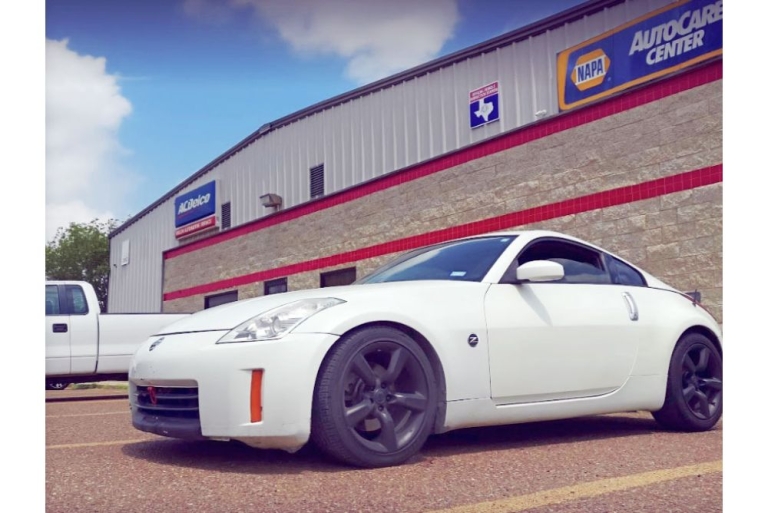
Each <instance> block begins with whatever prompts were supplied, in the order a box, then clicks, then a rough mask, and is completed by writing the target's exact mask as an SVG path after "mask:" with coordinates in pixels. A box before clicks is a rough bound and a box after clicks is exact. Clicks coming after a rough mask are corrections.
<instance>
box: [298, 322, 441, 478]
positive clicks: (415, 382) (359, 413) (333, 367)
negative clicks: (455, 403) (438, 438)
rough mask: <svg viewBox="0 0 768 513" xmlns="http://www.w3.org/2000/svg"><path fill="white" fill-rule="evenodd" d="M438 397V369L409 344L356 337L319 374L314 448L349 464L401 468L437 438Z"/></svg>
mask: <svg viewBox="0 0 768 513" xmlns="http://www.w3.org/2000/svg"><path fill="white" fill-rule="evenodd" d="M437 390H438V387H437V383H436V379H435V374H434V371H433V369H432V366H431V365H430V363H429V360H428V359H427V356H426V355H425V354H424V351H423V350H422V349H421V347H419V345H418V344H417V343H416V342H415V341H414V340H413V339H412V338H411V337H409V336H408V335H406V334H405V333H403V332H401V331H399V330H397V329H394V328H390V327H373V328H367V329H364V330H361V331H358V332H356V333H353V334H352V335H350V336H348V337H346V338H344V339H343V340H341V341H340V342H339V343H338V344H337V345H336V346H335V347H334V348H333V349H332V351H331V352H330V353H329V355H328V357H327V358H326V360H325V362H324V363H323V365H322V367H321V369H320V374H319V376H318V381H317V386H316V388H315V396H314V401H313V406H312V441H313V442H314V443H315V445H317V446H318V447H319V448H320V449H321V450H322V451H323V452H325V453H326V454H328V455H330V456H331V457H333V458H335V459H337V460H339V461H341V462H344V463H347V464H351V465H355V466H360V467H385V466H391V465H398V464H401V463H403V462H405V461H407V460H408V459H410V458H411V457H412V456H414V455H415V454H416V453H417V452H418V451H419V450H420V449H421V447H422V446H423V445H424V442H425V441H426V440H427V438H428V437H429V435H430V434H431V433H432V430H433V427H434V421H435V412H436V410H437Z"/></svg>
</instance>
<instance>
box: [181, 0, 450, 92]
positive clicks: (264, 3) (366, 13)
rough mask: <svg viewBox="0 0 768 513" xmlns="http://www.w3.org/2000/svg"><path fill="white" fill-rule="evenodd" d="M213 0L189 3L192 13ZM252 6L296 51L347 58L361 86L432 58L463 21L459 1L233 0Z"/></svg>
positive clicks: (350, 71)
mask: <svg viewBox="0 0 768 513" xmlns="http://www.w3.org/2000/svg"><path fill="white" fill-rule="evenodd" d="M208 3H210V0H186V5H185V10H186V11H187V12H188V13H191V12H202V11H204V10H205V9H204V8H203V4H208ZM230 5H232V6H234V7H245V6H251V7H254V8H255V9H256V12H257V13H258V14H260V15H261V16H262V17H263V18H264V19H266V20H267V21H268V22H270V23H272V24H273V25H275V27H276V28H277V30H278V33H279V34H280V37H282V39H284V40H285V41H286V42H288V44H290V46H291V47H292V48H293V50H295V51H296V52H298V53H300V54H304V55H309V56H312V55H323V54H325V55H335V56H340V57H342V58H344V59H346V60H347V67H346V74H347V76H348V77H349V78H351V79H352V80H355V81H357V82H358V83H360V84H365V83H369V82H372V81H374V80H377V79H380V78H383V77H386V76H389V75H392V74H394V73H397V72H399V71H403V70H405V69H408V68H411V67H413V66H417V65H419V64H422V63H424V62H427V61H429V60H432V59H434V58H435V57H437V55H438V54H439V52H440V49H441V48H442V47H443V45H444V44H445V42H446V41H448V39H450V38H451V37H452V35H453V31H454V28H455V27H456V24H457V23H458V21H459V9H458V5H457V0H418V1H414V0H387V1H381V0H325V1H322V2H321V1H317V0H292V1H286V0H230Z"/></svg>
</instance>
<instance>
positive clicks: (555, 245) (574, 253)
mask: <svg viewBox="0 0 768 513" xmlns="http://www.w3.org/2000/svg"><path fill="white" fill-rule="evenodd" d="M534 260H551V261H552V262H557V263H558V264H560V265H562V266H563V271H564V272H565V274H564V276H563V278H562V279H561V280H558V281H557V282H555V283H599V284H610V283H611V275H610V273H609V272H608V270H607V269H606V268H605V266H604V264H603V259H602V257H601V255H600V253H599V252H597V251H594V250H591V249H589V248H586V247H584V246H581V245H579V244H573V243H571V242H567V241H562V240H553V239H547V240H543V241H540V242H535V243H533V244H532V245H530V246H529V247H527V248H526V249H524V250H523V252H522V253H521V254H520V256H519V257H518V258H517V266H520V265H523V264H525V263H527V262H532V261H534Z"/></svg>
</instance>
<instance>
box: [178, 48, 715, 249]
mask: <svg viewBox="0 0 768 513" xmlns="http://www.w3.org/2000/svg"><path fill="white" fill-rule="evenodd" d="M722 78H723V63H722V60H718V61H716V62H713V63H711V64H708V65H706V66H703V67H701V68H696V69H694V70H691V71H689V72H686V73H682V74H680V75H675V76H673V77H671V78H669V79H667V80H664V81H661V82H658V83H655V84H651V85H649V86H646V87H643V88H642V89H638V90H636V91H632V92H629V93H626V94H623V95H621V96H617V97H614V98H611V99H608V100H605V101H603V102H601V103H598V104H595V105H590V106H586V107H582V108H579V109H576V110H573V111H569V112H567V113H563V114H558V115H557V116H554V117H552V118H550V119H546V120H544V121H541V122H538V123H536V124H534V125H531V126H526V127H523V128H520V129H518V130H514V131H512V132H508V133H505V134H503V135H501V136H497V137H495V138H493V139H488V140H487V141H483V142H481V143H478V144H475V145H473V146H470V147H468V148H464V149H461V150H457V151H455V152H453V153H449V154H447V155H444V156H441V157H437V158H434V159H432V160H428V161H426V162H422V163H419V164H415V165H413V166H410V167H407V168H404V169H402V170H400V171H395V172H392V173H389V174H387V175H385V176H382V177H381V178H379V179H376V180H373V181H370V182H366V183H364V184H360V185H358V186H355V187H352V188H350V189H346V190H344V191H340V192H338V193H335V194H331V195H329V196H326V197H325V198H322V199H319V200H315V201H311V202H309V203H304V204H302V205H298V206H296V207H292V208H290V209H287V210H285V211H283V212H278V213H276V214H273V215H270V216H269V217H265V218H261V219H256V220H254V221H250V222H248V223H246V224H243V225H240V226H238V227H237V228H233V229H231V230H227V231H226V232H222V233H220V234H218V235H214V236H211V237H208V238H205V239H203V240H199V241H196V242H192V243H190V244H186V245H184V246H179V247H177V248H173V249H169V250H167V251H165V253H164V255H163V258H164V259H165V260H169V259H171V258H175V257H177V256H181V255H184V254H186V253H191V252H193V251H197V250H198V249H203V248H207V247H210V246H213V245H215V244H219V243H221V242H224V241H227V240H231V239H234V238H237V237H241V236H243V235H246V234H248V233H252V232H255V231H258V230H263V229H265V228H268V227H270V226H274V225H277V224H280V223H285V222H287V221H292V220H294V219H297V218H299V217H303V216H305V215H308V214H312V213H314V212H318V211H320V210H325V209H327V208H330V207H333V206H336V205H341V204H342V203H347V202H349V201H353V200H356V199H359V198H362V197H363V196H367V195H369V194H373V193H375V192H378V191H381V190H384V189H388V188H390V187H394V186H396V185H400V184H402V183H405V182H410V181H412V180H416V179H418V178H421V177H423V176H427V175H431V174H433V173H437V172H439V171H443V170H445V169H448V168H451V167H454V166H458V165H460V164H464V163H466V162H469V161H472V160H476V159H478V158H481V157H485V156H488V155H492V154H494V153H498V152H500V151H504V150H508V149H510V148H514V147H516V146H520V145H523V144H527V143H529V142H531V141H535V140H537V139H541V138H543V137H546V136H548V135H552V134H556V133H558V132H562V131H564V130H569V129H571V128H574V127H577V126H580V125H584V124H586V123H591V122H592V121H596V120H598V119H602V118H605V117H607V116H612V115H614V114H617V113H619V112H623V111H626V110H629V109H633V108H635V107H639V106H641V105H645V104H647V103H650V102H654V101H657V100H660V99H662V98H665V97H667V96H670V95H673V94H677V93H679V92H682V91H685V90H688V89H692V88H694V87H698V86H700V85H704V84H707V83H710V82H714V81H716V80H720V79H722Z"/></svg>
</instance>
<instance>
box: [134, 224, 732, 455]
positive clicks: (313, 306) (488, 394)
mask: <svg viewBox="0 0 768 513" xmlns="http://www.w3.org/2000/svg"><path fill="white" fill-rule="evenodd" d="M721 338H722V336H721V331H720V327H719V325H718V323H717V321H716V320H715V319H714V318H713V317H712V316H711V315H710V314H709V313H708V312H707V311H706V310H705V309H704V308H703V307H702V306H701V305H700V304H699V303H697V302H696V301H695V300H694V299H693V298H691V297H689V296H688V295H686V294H684V293H681V292H679V291H677V290H674V289H673V288H672V287H670V286H668V285H666V284H664V283H662V282H661V281H659V280H658V279H656V278H654V277H653V276H651V275H649V274H648V273H646V272H644V271H642V270H640V269H638V268H636V267H634V266H632V265H630V264H629V263H627V262H625V261H623V260H622V259H620V258H618V257H617V256H615V255H612V254H610V253H608V252H607V251H604V250H602V249H599V248H597V247H595V246H593V245H590V244H588V243H585V242H583V241H580V240H578V239H575V238H573V237H570V236H567V235H563V234H559V233H554V232H545V231H520V232H503V233H494V234H489V235H483V236H477V237H470V238H466V239H460V240H454V241H450V242H445V243H441V244H437V245H434V246H429V247H425V248H421V249H417V250H414V251H411V252H409V253H406V254H404V255H401V256H400V257H398V258H396V259H395V260H393V261H392V262H391V263H389V264H387V265H386V266H384V267H382V268H380V269H379V270H377V271H375V272H373V273H372V274H370V275H368V276H367V277H365V278H364V279H362V280H360V281H358V282H357V283H355V284H353V285H349V286H345V287H334V288H323V289H316V290H302V291H296V292H288V293H283V294H276V295H270V296H265V297H259V298H255V299H248V300H242V301H238V302H235V303H229V304H226V305H222V306H219V307H216V308H212V309H208V310H203V311H201V312H198V313H196V314H194V315H192V316H190V317H188V318H185V319H183V320H181V321H179V322H176V323H174V324H172V325H170V326H168V327H167V328H165V329H164V330H163V332H161V333H159V334H157V335H156V336H153V337H151V338H150V339H149V340H147V341H146V343H145V344H143V345H142V346H141V347H140V348H139V349H138V351H137V352H136V354H135V356H134V358H133V361H132V364H131V368H130V401H131V409H132V422H133V425H134V427H136V428H137V429H139V430H142V431H147V432H150V433H156V434H159V435H164V436H169V437H174V438H182V439H192V440H196V439H197V440H200V439H214V440H239V441H241V442H244V443H245V444H248V445H250V446H252V447H261V448H279V449H284V450H287V451H291V452H292V451H296V450H298V449H299V448H301V447H302V446H303V445H304V444H306V443H307V442H308V441H310V440H312V441H313V442H314V443H315V444H316V445H317V446H318V447H319V448H320V449H321V450H323V451H324V452H325V453H327V454H328V455H330V456H331V457H333V458H336V459H338V460H340V461H342V462H345V463H348V464H352V465H356V466H363V467H379V466H387V465H395V464H400V463H402V462H404V461H406V460H408V459H409V458H410V457H412V456H413V455H415V454H416V453H417V452H418V451H419V449H420V448H421V447H422V445H423V444H424V442H425V440H426V439H427V437H429V436H430V435H431V434H433V433H443V432H446V431H449V430H454V429H459V428H466V427H472V426H487V425H493V424H512V423H521V422H530V421H542V420H550V419H563V418H569V417H576V416H583V415H592V414H601V413H611V412H622V411H636V410H646V411H651V412H653V415H654V417H655V418H656V420H657V421H658V422H659V423H660V424H661V425H663V426H665V427H668V428H671V429H679V430H688V431H700V430H706V429H710V428H712V427H713V426H714V425H715V424H716V423H717V422H718V420H719V419H720V417H721V415H722V409H723V393H722V376H723V368H722V345H721Z"/></svg>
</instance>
